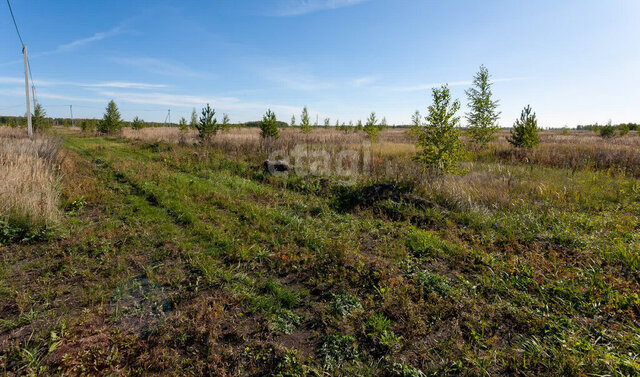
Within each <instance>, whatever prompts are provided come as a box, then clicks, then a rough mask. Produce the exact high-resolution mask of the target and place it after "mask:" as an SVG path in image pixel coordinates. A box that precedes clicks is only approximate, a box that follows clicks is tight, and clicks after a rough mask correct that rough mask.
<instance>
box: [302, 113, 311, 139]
mask: <svg viewBox="0 0 640 377" xmlns="http://www.w3.org/2000/svg"><path fill="white" fill-rule="evenodd" d="M300 128H302V132H304V133H305V134H308V133H309V132H311V122H310V121H309V110H307V107H306V106H305V107H304V109H302V116H301V117H300Z"/></svg>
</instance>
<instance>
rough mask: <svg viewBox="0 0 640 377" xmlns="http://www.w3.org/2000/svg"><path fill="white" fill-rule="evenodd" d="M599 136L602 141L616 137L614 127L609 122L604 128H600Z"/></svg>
mask: <svg viewBox="0 0 640 377" xmlns="http://www.w3.org/2000/svg"><path fill="white" fill-rule="evenodd" d="M600 136H601V137H602V138H603V139H611V138H612V137H614V136H616V127H615V126H613V125H612V124H611V120H609V121H608V122H607V124H605V125H604V126H602V127H600Z"/></svg>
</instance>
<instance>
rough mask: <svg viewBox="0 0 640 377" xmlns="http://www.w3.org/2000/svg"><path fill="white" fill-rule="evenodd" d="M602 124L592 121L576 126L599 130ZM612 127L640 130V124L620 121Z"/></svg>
mask: <svg viewBox="0 0 640 377" xmlns="http://www.w3.org/2000/svg"><path fill="white" fill-rule="evenodd" d="M603 126H606V125H599V124H598V123H594V124H586V125H578V127H576V128H577V129H578V130H582V131H594V132H598V131H600V128H602V127H603ZM613 127H615V129H617V130H620V129H622V130H625V129H628V130H629V131H638V130H640V124H638V123H620V124H616V125H613Z"/></svg>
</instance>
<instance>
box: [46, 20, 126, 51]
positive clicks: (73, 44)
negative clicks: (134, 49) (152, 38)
mask: <svg viewBox="0 0 640 377" xmlns="http://www.w3.org/2000/svg"><path fill="white" fill-rule="evenodd" d="M122 33H123V30H122V28H121V27H120V26H117V27H115V28H113V29H111V30H107V31H102V32H98V33H95V34H94V35H92V36H90V37H87V38H82V39H77V40H75V41H73V42H70V43H67V44H63V45H60V46H58V48H57V49H56V51H57V52H61V51H66V50H71V49H74V48H76V47H80V46H83V45H86V44H89V43H91V42H96V41H101V40H103V39H105V38H109V37H113V36H115V35H118V34H122Z"/></svg>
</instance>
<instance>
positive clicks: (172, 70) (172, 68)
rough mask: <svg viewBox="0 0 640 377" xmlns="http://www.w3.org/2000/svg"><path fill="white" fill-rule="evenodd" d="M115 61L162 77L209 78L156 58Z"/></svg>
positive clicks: (203, 74)
mask: <svg viewBox="0 0 640 377" xmlns="http://www.w3.org/2000/svg"><path fill="white" fill-rule="evenodd" d="M115 61H116V62H117V63H120V64H124V65H129V66H133V67H137V68H141V69H144V70H146V71H148V72H151V73H156V74H160V75H167V76H181V77H200V78H204V77H207V76H209V75H207V74H205V73H203V72H198V71H196V70H193V69H191V68H189V67H187V66H185V65H183V64H176V63H172V62H168V61H165V60H161V59H155V58H145V57H142V58H115Z"/></svg>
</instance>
